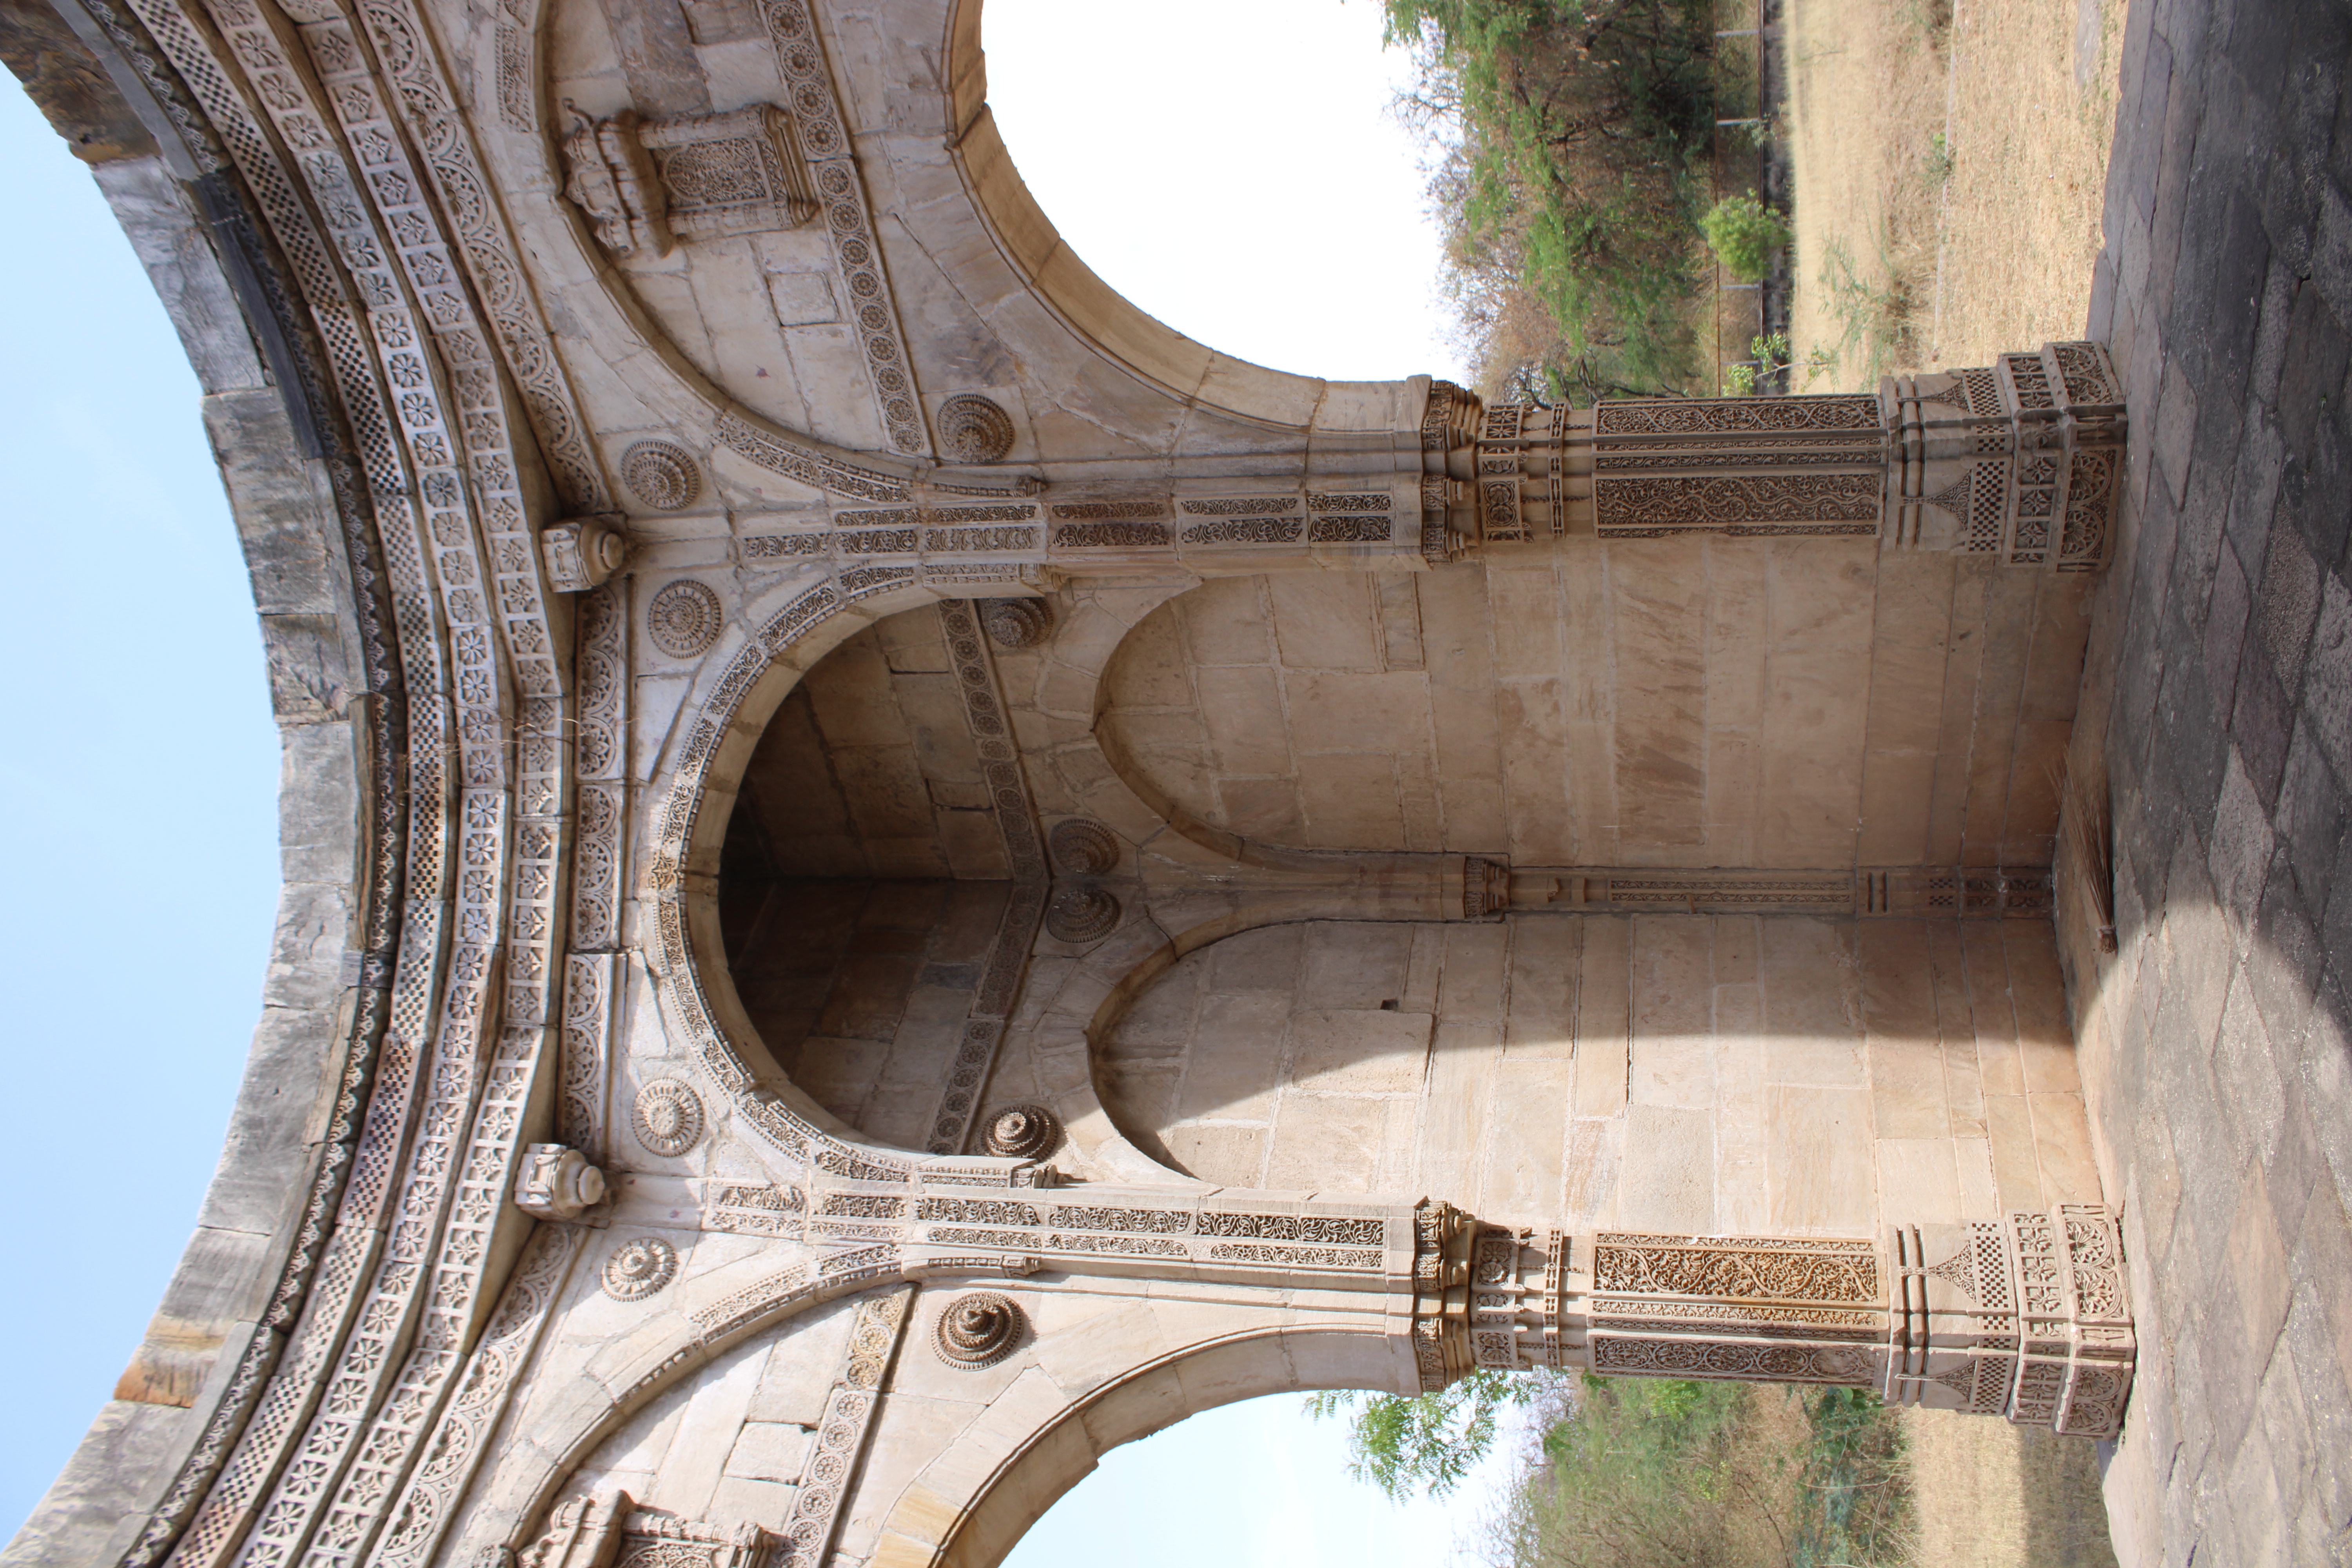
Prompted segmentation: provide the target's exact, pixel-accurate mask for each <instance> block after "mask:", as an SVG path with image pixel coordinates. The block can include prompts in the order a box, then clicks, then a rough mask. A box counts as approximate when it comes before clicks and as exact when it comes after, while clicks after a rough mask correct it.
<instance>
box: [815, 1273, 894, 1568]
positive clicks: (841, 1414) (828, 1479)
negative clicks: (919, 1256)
mask: <svg viewBox="0 0 2352 1568" xmlns="http://www.w3.org/2000/svg"><path fill="white" fill-rule="evenodd" d="M914 1295H915V1288H914V1287H913V1286H912V1285H899V1286H895V1287H893V1288H891V1289H885V1290H877V1291H876V1292H875V1293H874V1294H872V1295H870V1296H868V1297H866V1299H865V1300H861V1301H859V1302H858V1303H857V1314H856V1319H855V1320H854V1321H852V1323H851V1325H850V1330H849V1352H848V1355H847V1357H846V1359H845V1364H844V1365H843V1367H842V1369H841V1375H840V1376H838V1377H836V1378H835V1379H834V1383H833V1388H832V1390H831V1391H830V1392H829V1393H827V1394H826V1395H825V1400H824V1416H823V1418H822V1419H821V1421H820V1422H819V1424H818V1426H817V1430H816V1441H815V1442H814V1443H813V1444H811V1445H810V1446H809V1458H808V1464H807V1466H806V1468H803V1470H802V1472H801V1482H800V1489H799V1490H798V1491H796V1492H795V1493H794V1494H793V1511H792V1514H791V1516H790V1517H789V1518H787V1519H786V1520H785V1521H784V1529H783V1533H784V1540H785V1541H786V1542H787V1543H788V1545H787V1550H788V1551H789V1552H791V1553H792V1562H793V1563H794V1564H795V1565H805V1568H815V1565H816V1564H818V1563H822V1562H824V1557H825V1554H826V1553H827V1552H829V1551H831V1550H832V1547H833V1538H834V1534H835V1531H838V1530H839V1529H840V1526H841V1505H842V1502H843V1501H844V1500H845V1499H846V1498H847V1497H848V1496H849V1492H850V1489H851V1487H852V1486H853V1485H854V1484H855V1482H856V1479H857V1472H858V1470H859V1468H860V1467H861V1466H863V1465H864V1463H865V1460H866V1436H867V1435H868V1434H869V1433H870V1432H871V1430H872V1429H873V1425H874V1405H875V1403H876V1401H877V1399H879V1398H880V1396H881V1390H882V1384H883V1380H884V1379H885V1378H887V1377H888V1375H889V1373H890V1362H891V1359H892V1358H893V1357H895V1356H896V1355H897V1354H898V1342H899V1341H900V1340H901V1339H902V1338H904V1337H905V1334H906V1329H907V1307H908V1302H909V1301H911V1300H913V1299H914Z"/></svg>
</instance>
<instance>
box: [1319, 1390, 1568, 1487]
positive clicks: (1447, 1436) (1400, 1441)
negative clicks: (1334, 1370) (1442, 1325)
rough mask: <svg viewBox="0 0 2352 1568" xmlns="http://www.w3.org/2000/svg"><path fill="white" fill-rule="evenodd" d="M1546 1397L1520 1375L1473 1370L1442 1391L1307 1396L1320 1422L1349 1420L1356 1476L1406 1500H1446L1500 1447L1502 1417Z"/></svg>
mask: <svg viewBox="0 0 2352 1568" xmlns="http://www.w3.org/2000/svg"><path fill="white" fill-rule="evenodd" d="M1539 1392H1540V1385H1539V1384H1537V1383H1536V1382H1535V1381H1534V1380H1533V1379H1532V1378H1529V1377H1528V1376H1526V1375H1524V1374H1521V1373H1507V1372H1474V1373H1470V1375H1469V1376H1467V1377H1465V1378H1464V1379H1462V1380H1461V1381H1460V1382H1459V1383H1454V1384H1448V1385H1447V1386H1446V1387H1444V1389H1442V1390H1440V1391H1439V1392H1437V1393H1435V1394H1414V1395H1412V1396H1407V1395H1405V1394H1367V1393H1361V1392H1357V1391H1352V1390H1345V1389H1333V1390H1327V1391H1326V1392H1323V1393H1320V1394H1308V1395H1307V1410H1308V1411H1309V1412H1310V1413H1311V1414H1313V1415H1316V1416H1317V1417H1318V1418H1328V1417H1332V1416H1339V1415H1344V1416H1346V1417H1347V1418H1348V1421H1349V1433H1348V1446H1349V1450H1350V1452H1351V1455H1352V1458H1351V1461H1350V1463H1349V1467H1348V1468H1349V1473H1350V1474H1351V1475H1353V1476H1354V1477H1355V1478H1356V1479H1358V1480H1362V1481H1370V1483H1371V1484H1372V1485H1374V1486H1376V1487H1378V1488H1380V1489H1381V1491H1383V1492H1385V1493H1387V1494H1388V1497H1389V1499H1390V1500H1391V1501H1392V1502H1402V1501H1404V1500H1406V1499H1407V1498H1410V1497H1411V1496H1412V1494H1413V1493H1415V1492H1417V1491H1418V1492H1426V1493H1428V1494H1429V1495H1430V1496H1431V1497H1444V1496H1445V1495H1446V1494H1447V1493H1449V1492H1451V1491H1452V1490H1453V1489H1454V1488H1456V1487H1458V1486H1460V1485H1461V1484H1462V1478H1463V1477H1465V1476H1466V1475H1468V1474H1469V1473H1470V1470H1471V1468H1472V1467H1473V1466H1475V1465H1476V1464H1477V1462H1478V1461H1479V1460H1480V1459H1482V1458H1486V1452H1487V1450H1488V1449H1490V1448H1492V1447H1494V1446H1495V1431H1496V1418H1497V1417H1498V1416H1499V1415H1501V1414H1502V1412H1503V1411H1504V1410H1505V1409H1506V1408H1507V1407H1508V1406H1510V1405H1525V1404H1528V1402H1530V1401H1531V1400H1533V1399H1534V1398H1535V1397H1536V1396H1537V1394H1538V1393H1539Z"/></svg>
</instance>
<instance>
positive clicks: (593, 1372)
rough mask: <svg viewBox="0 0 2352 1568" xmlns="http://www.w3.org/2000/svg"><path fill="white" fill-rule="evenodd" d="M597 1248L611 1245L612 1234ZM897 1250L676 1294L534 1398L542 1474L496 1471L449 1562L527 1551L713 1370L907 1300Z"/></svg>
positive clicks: (742, 1268) (762, 1261)
mask: <svg viewBox="0 0 2352 1568" xmlns="http://www.w3.org/2000/svg"><path fill="white" fill-rule="evenodd" d="M594 1236H595V1237H596V1238H597V1240H598V1241H600V1242H607V1243H608V1242H609V1238H608V1237H607V1233H605V1232H602V1231H599V1232H596V1233H594ZM889 1250H890V1251H891V1253H892V1256H890V1257H888V1258H882V1259H880V1260H878V1261H873V1262H869V1263H868V1264H867V1265H866V1266H865V1267H850V1268H838V1269H836V1270H835V1271H834V1272H830V1273H825V1272H820V1271H818V1269H817V1268H815V1267H814V1266H812V1267H810V1268H800V1267H791V1268H779V1266H778V1264H777V1262H776V1260H775V1259H774V1258H772V1257H762V1256H760V1255H759V1254H757V1253H751V1254H750V1255H748V1256H745V1257H741V1258H737V1259H736V1260H734V1261H733V1262H731V1263H730V1264H728V1265H726V1266H724V1267H722V1268H718V1269H715V1270H711V1271H709V1272H707V1273H705V1274H703V1275H700V1276H698V1277H696V1276H691V1275H689V1277H688V1278H687V1279H681V1280H680V1281H678V1282H677V1284H675V1285H673V1286H671V1287H669V1288H668V1289H667V1290H665V1291H664V1292H663V1293H662V1295H661V1296H660V1297H657V1298H656V1300H655V1302H654V1303H653V1304H652V1305H651V1306H650V1307H649V1308H647V1309H646V1310H643V1311H641V1312H639V1313H638V1314H637V1320H636V1321H635V1322H634V1323H631V1324H630V1325H629V1326H628V1328H627V1330H626V1331H625V1332H624V1333H622V1334H620V1335H619V1336H617V1337H616V1340H615V1342H614V1343H613V1344H612V1345H610V1346H609V1347H608V1348H607V1349H606V1350H605V1351H604V1352H603V1353H601V1354H600V1355H599V1356H598V1357H597V1358H596V1359H595V1361H594V1362H593V1363H590V1364H589V1365H588V1366H586V1367H585V1368H583V1369H581V1370H579V1371H577V1372H575V1373H574V1374H573V1375H572V1376H571V1377H569V1378H565V1379H561V1380H552V1381H543V1382H541V1383H538V1384H534V1385H533V1386H532V1388H531V1391H530V1394H529V1396H528V1398H527V1399H526V1401H525V1402H524V1403H522V1404H520V1405H518V1406H517V1408H516V1409H515V1411H514V1414H513V1415H512V1417H511V1420H512V1422H513V1424H514V1429H515V1430H516V1431H518V1432H528V1434H529V1435H530V1442H529V1445H528V1446H529V1447H530V1452H531V1455H532V1458H533V1459H534V1461H535V1462H533V1463H530V1464H523V1465H505V1466H500V1467H499V1468H497V1469H496V1470H495V1471H494V1472H493V1474H492V1477H491V1480H490V1485H489V1486H488V1488H486V1489H482V1490H480V1491H479V1492H478V1493H477V1494H476V1495H473V1496H471V1497H469V1498H468V1499H467V1503H466V1507H465V1509H464V1510H463V1511H462V1512H461V1513H460V1514H459V1515H458V1516H457V1518H456V1519H455V1520H454V1521H452V1522H451V1523H450V1525H449V1527H448V1531H447V1533H446V1536H445V1538H444V1539H445V1541H446V1543H447V1546H446V1549H445V1551H444V1552H442V1554H441V1560H442V1561H445V1562H468V1563H469V1562H473V1561H475V1560H476V1558H477V1556H478V1553H479V1552H482V1551H483V1550H484V1549H486V1548H491V1547H497V1546H509V1547H521V1546H523V1545H526V1544H528V1543H529V1542H530V1540H531V1539H532V1538H533V1537H535V1536H536V1535H537V1534H539V1533H540V1532H541V1530H542V1529H543V1528H544V1527H545V1524H546V1522H547V1519H548V1515H549V1513H550V1511H551V1510H552V1509H553V1508H554V1507H555V1506H556V1504H557V1503H558V1501H559V1500H561V1499H562V1494H563V1492H564V1489H565V1488H566V1487H567V1486H568V1485H570V1484H571V1482H572V1479H573V1477H574V1476H575V1475H576V1474H577V1473H578V1472H579V1470H580V1468H581V1467H582V1466H583V1464H586V1463H588V1462H589V1461H590V1460H591V1458H592V1457H593V1455H594V1454H595V1453H596V1451H597V1449H598V1448H599V1447H601V1446H602V1445H604V1443H606V1442H607V1441H608V1440H609V1439H611V1438H612V1437H613V1436H614V1435H615V1434H616V1433H618V1432H620V1431H621V1430H622V1429H623V1428H624V1427H625V1426H627V1424H628V1423H629V1422H630V1421H631V1420H632V1419H633V1418H634V1417H635V1416H636V1415H638V1414H639V1413H640V1412H643V1411H645V1410H646V1408H647V1407H648V1406H649V1405H653V1404H654V1403H655V1402H656V1401H657V1400H659V1399H661V1398H662V1397H663V1396H664V1395H665V1394H670V1393H671V1392H672V1391H674V1390H677V1389H679V1388H680V1387H681V1386H682V1385H687V1384H693V1383H694V1382H695V1381H696V1380H697V1379H698V1374H700V1373H703V1372H704V1371H705V1370H706V1369H707V1368H709V1367H710V1366H711V1365H712V1364H713V1363H717V1362H719V1361H720V1360H722V1359H723V1358H725V1357H728V1356H730V1355H732V1354H734V1353H736V1352H740V1351H741V1350H742V1349H743V1348H744V1347H746V1346H749V1345H751V1344H754V1343H755V1342H758V1341H760V1340H761V1339H762V1338H773V1337H776V1336H779V1335H782V1334H788V1333H790V1332H792V1331H793V1325H794V1323H795V1321H796V1320H799V1319H801V1318H803V1317H804V1316H805V1315H807V1314H809V1313H811V1312H813V1311H814V1310H817V1309H819V1308H821V1307H824V1306H826V1305H827V1304H829V1303H832V1302H835V1301H838V1300H843V1299H844V1298H848V1297H856V1296H859V1295H861V1294H865V1293H880V1292H885V1291H888V1290H890V1289H893V1288H894V1286H895V1287H896V1288H897V1289H901V1290H903V1289H905V1286H904V1285H903V1284H901V1283H899V1282H900V1281H902V1280H906V1279H918V1278H919V1277H920V1274H921V1271H920V1270H919V1269H910V1270H905V1271H903V1272H902V1270H901V1268H900V1264H899V1260H898V1258H897V1257H896V1255H895V1249H889ZM853 1259H854V1255H853ZM853 1259H844V1260H841V1261H851V1260H853ZM601 1261H602V1258H601V1255H600V1254H598V1253H597V1251H596V1249H595V1247H594V1246H593V1245H592V1247H591V1254H590V1257H589V1258H588V1260H587V1262H588V1264H589V1265H591V1266H584V1267H583V1268H581V1269H580V1270H579V1271H578V1274H577V1276H576V1278H575V1279H574V1281H573V1284H572V1292H571V1293H572V1296H573V1297H574V1298H575V1299H576V1298H583V1297H593V1295H594V1293H595V1291H596V1289H597V1286H596V1284H595V1283H594V1279H595V1273H596V1268H595V1267H593V1265H598V1264H601ZM828 1261H834V1260H828Z"/></svg>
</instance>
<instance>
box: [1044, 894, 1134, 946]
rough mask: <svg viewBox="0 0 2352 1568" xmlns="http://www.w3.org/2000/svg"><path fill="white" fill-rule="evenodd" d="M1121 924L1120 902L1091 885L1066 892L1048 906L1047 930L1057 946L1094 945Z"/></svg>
mask: <svg viewBox="0 0 2352 1568" xmlns="http://www.w3.org/2000/svg"><path fill="white" fill-rule="evenodd" d="M1117 925H1118V900H1117V899H1116V898H1114V897H1112V896H1111V893H1110V890H1109V889H1107V888H1098V887H1096V886H1095V885H1094V884H1092V883H1090V882H1088V883H1081V884H1079V885H1078V886H1076V887H1074V888H1065V889H1062V890H1061V891H1060V892H1058V893H1056V894H1055V895H1054V901H1053V902H1052V903H1050V904H1048V905H1047V906H1045V929H1046V931H1049V932H1051V933H1052V934H1053V936H1054V939H1055V941H1057V942H1094V941H1097V940H1098V939H1100V938H1102V937H1106V936H1108V935H1109V934H1110V933H1111V931H1112V930H1113V928H1115V927H1116V926H1117Z"/></svg>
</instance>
